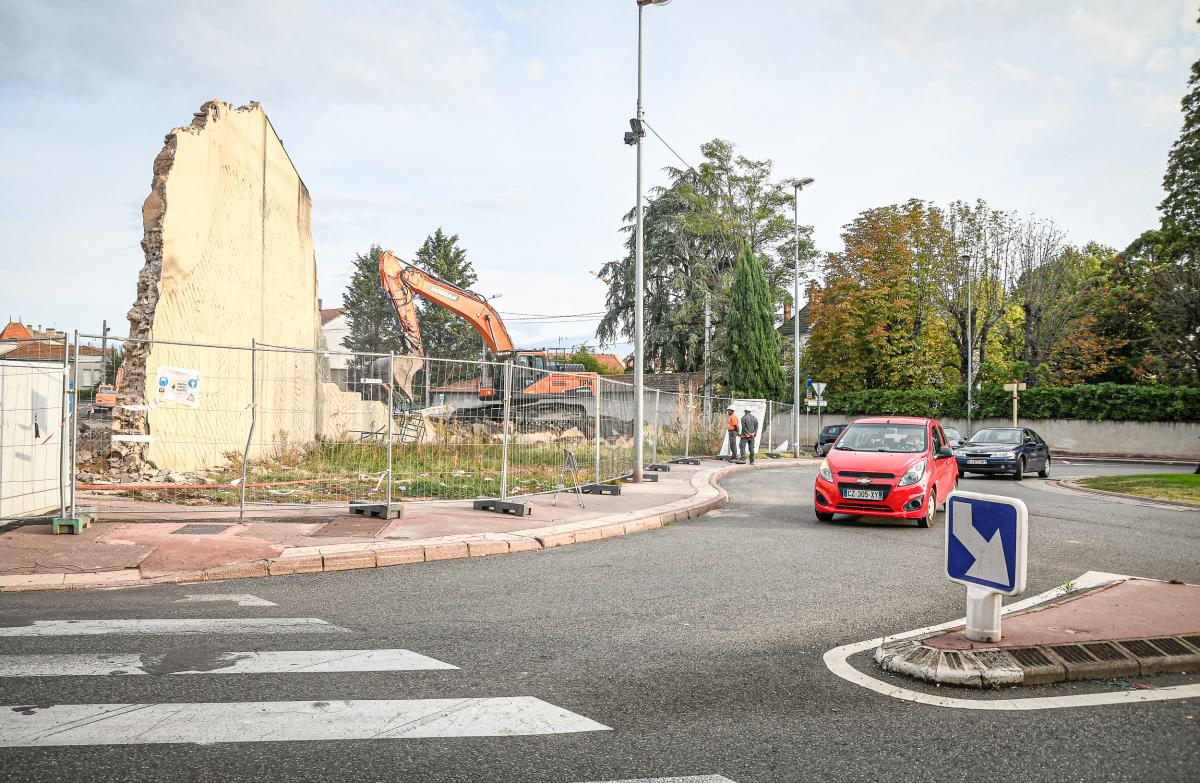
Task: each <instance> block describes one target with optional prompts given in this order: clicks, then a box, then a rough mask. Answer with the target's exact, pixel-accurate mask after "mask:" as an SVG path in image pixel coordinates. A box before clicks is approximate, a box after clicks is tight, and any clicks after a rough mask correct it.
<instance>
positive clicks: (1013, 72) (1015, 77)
mask: <svg viewBox="0 0 1200 783" xmlns="http://www.w3.org/2000/svg"><path fill="white" fill-rule="evenodd" d="M996 66H997V67H998V68H999V69H1000V72H1001V73H1002V74H1004V77H1005V78H1006V79H1008V81H1010V82H1016V83H1018V84H1026V83H1029V82H1034V81H1037V73H1035V72H1034V70H1033V69H1032V68H1024V67H1022V66H1020V65H1013V64H1012V63H1008V62H1005V61H1004V60H997V61H996Z"/></svg>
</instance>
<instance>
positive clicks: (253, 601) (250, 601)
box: [175, 593, 279, 606]
mask: <svg viewBox="0 0 1200 783" xmlns="http://www.w3.org/2000/svg"><path fill="white" fill-rule="evenodd" d="M209 602H222V603H235V604H237V605H238V606H278V605H279V604H276V603H273V602H271V601H268V600H267V599H265V598H259V597H258V596H256V595H250V594H249V593H201V594H199V595H192V594H190V593H189V594H188V597H187V598H180V599H179V600H177V601H176V602H175V603H177V604H200V603H209Z"/></svg>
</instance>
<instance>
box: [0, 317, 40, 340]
mask: <svg viewBox="0 0 1200 783" xmlns="http://www.w3.org/2000/svg"><path fill="white" fill-rule="evenodd" d="M32 337H33V332H31V331H29V329H28V327H26V326H25V324H23V323H21V322H20V321H9V322H8V325H7V326H5V327H4V331H2V332H0V340H29V339H31V338H32Z"/></svg>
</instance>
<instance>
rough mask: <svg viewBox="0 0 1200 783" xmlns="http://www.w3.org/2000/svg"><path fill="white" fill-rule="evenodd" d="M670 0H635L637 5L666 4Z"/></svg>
mask: <svg viewBox="0 0 1200 783" xmlns="http://www.w3.org/2000/svg"><path fill="white" fill-rule="evenodd" d="M670 2H671V0H637V4H638V5H667V4H668V3H670Z"/></svg>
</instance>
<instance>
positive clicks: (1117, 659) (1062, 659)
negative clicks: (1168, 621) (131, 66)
mask: <svg viewBox="0 0 1200 783" xmlns="http://www.w3.org/2000/svg"><path fill="white" fill-rule="evenodd" d="M1127 578H1129V577H1123V578H1121V579H1118V580H1117V581H1118V582H1120V581H1125V580H1126V579H1127ZM1112 584H1114V582H1107V583H1105V584H1103V585H1099V586H1097V587H1094V588H1091V589H1085V590H1082V591H1080V592H1078V593H1069V594H1064V595H1060V596H1058V597H1056V598H1051V599H1050V600H1047V601H1045V602H1042V603H1038V604H1035V605H1033V606H1030V607H1027V608H1025V609H1024V610H1022V612H1021V614H1024V613H1027V612H1038V611H1041V610H1043V609H1047V608H1050V607H1052V606H1057V605H1061V604H1062V603H1064V602H1067V601H1073V600H1075V599H1077V598H1082V597H1084V596H1086V595H1088V594H1090V593H1093V592H1096V591H1097V590H1103V589H1106V588H1107V587H1110V586H1111V585H1112ZM957 628H959V629H961V628H962V626H961V625H959V626H957ZM947 630H954V629H953V627H948V626H939V627H938V628H936V629H931V630H929V631H927V632H923V633H920V634H919V635H916V636H911V635H910V636H903V637H902V638H898V639H895V640H892V641H888V640H887V639H886V638H885V639H883V640H882V641H881V643H880V644H879V646H878V647H877V648H876V650H875V656H874V657H875V663H876V664H877V665H878V666H879V667H880V668H881V669H883V670H884V671H889V672H893V673H895V674H902V675H904V676H906V677H912V678H913V679H917V680H923V681H925V682H932V683H937V684H939V685H957V686H961V687H968V688H996V687H1000V686H1013V685H1052V684H1054V683H1060V682H1073V681H1077V680H1097V679H1116V678H1125V677H1145V676H1149V675H1152V674H1163V673H1167V672H1188V671H1191V672H1200V634H1184V635H1179V636H1157V637H1153V638H1125V639H1103V640H1099V639H1098V640H1093V641H1087V642H1078V643H1059V644H1037V645H1028V646H1023V647H983V648H976V649H971V650H954V649H945V648H940V647H933V646H931V645H928V644H925V641H926V640H927V639H930V638H933V637H936V636H941V635H942V634H944V633H945V632H946V631H947Z"/></svg>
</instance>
